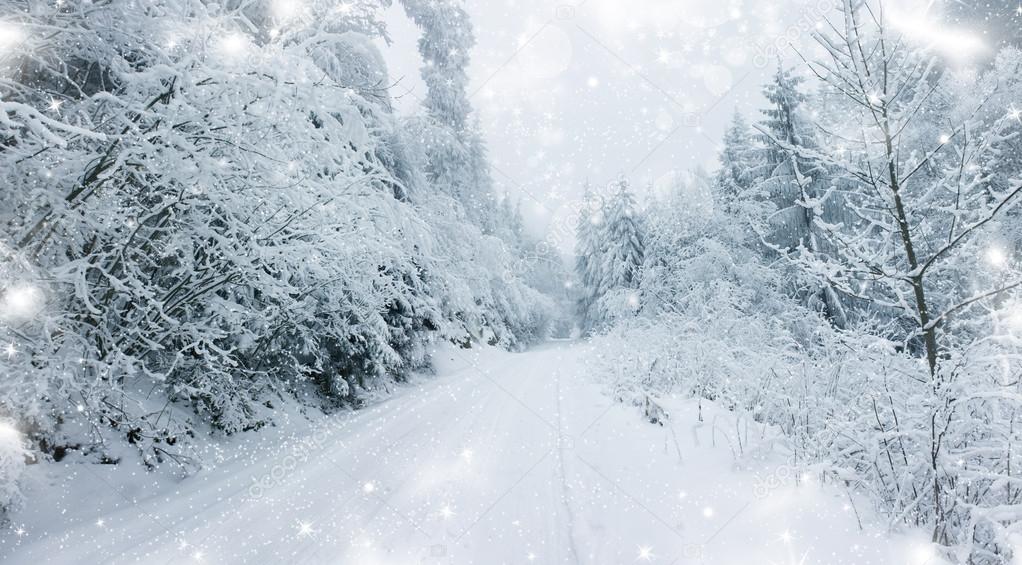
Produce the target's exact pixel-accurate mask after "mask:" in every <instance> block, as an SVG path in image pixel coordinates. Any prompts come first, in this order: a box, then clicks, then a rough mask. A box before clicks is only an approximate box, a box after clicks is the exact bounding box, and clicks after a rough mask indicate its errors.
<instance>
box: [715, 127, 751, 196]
mask: <svg viewBox="0 0 1022 565" xmlns="http://www.w3.org/2000/svg"><path fill="white" fill-rule="evenodd" d="M752 144H753V139H752V132H751V130H750V128H749V126H748V124H746V122H745V117H744V116H742V114H741V113H739V112H735V115H734V117H733V118H732V119H731V125H730V127H728V129H727V132H726V133H725V134H724V147H723V149H722V150H721V152H720V156H719V159H720V170H719V171H718V172H717V176H716V178H715V179H714V185H715V186H714V190H715V193H716V194H715V195H714V199H715V203H716V204H717V206H719V207H720V209H722V210H723V211H724V212H725V213H727V214H733V213H735V211H736V205H737V202H738V200H739V199H740V198H741V197H742V196H743V195H744V194H745V192H746V191H747V190H748V189H749V187H750V185H751V184H752V180H753V178H752V175H753V167H754V164H755V155H754V150H753V145H752Z"/></svg>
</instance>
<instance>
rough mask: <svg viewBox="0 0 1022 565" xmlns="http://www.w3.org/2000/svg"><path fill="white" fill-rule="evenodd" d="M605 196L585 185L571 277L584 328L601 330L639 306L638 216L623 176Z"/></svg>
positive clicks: (642, 230)
mask: <svg viewBox="0 0 1022 565" xmlns="http://www.w3.org/2000/svg"><path fill="white" fill-rule="evenodd" d="M606 192H607V194H606V195H605V196H598V195H594V194H593V193H592V192H591V191H590V190H589V189H588V188H587V189H586V194H585V197H584V202H583V206H582V208H583V210H582V213H581V214H580V215H579V220H578V222H579V223H578V234H577V235H578V237H577V243H576V253H577V256H578V257H579V259H578V260H577V261H576V264H575V270H576V277H577V278H578V279H579V280H580V282H581V288H580V289H579V295H580V298H579V313H580V317H581V322H582V330H583V331H584V332H586V333H588V332H591V331H593V330H600V329H603V328H604V327H605V326H607V325H608V324H612V323H613V322H614V320H617V319H619V318H621V317H627V316H630V315H632V314H634V312H635V311H636V310H637V309H638V306H639V297H638V294H637V293H636V290H635V289H636V288H637V287H638V282H639V275H640V270H641V268H642V262H643V253H644V248H645V245H646V243H645V228H644V226H643V225H642V216H641V213H640V210H639V207H638V204H637V203H636V201H635V197H634V196H632V193H631V191H630V190H629V187H628V181H627V180H625V179H624V178H621V179H619V180H618V181H616V182H614V183H612V184H611V185H609V186H608V187H607V191H606Z"/></svg>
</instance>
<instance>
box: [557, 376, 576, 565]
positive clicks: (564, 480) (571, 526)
mask: <svg viewBox="0 0 1022 565" xmlns="http://www.w3.org/2000/svg"><path fill="white" fill-rule="evenodd" d="M555 374H556V377H557V378H556V379H555V382H556V384H557V387H556V389H555V392H556V395H557V398H556V400H557V475H558V479H559V480H560V482H561V497H560V498H561V501H562V502H563V503H564V510H565V514H566V515H567V518H568V523H567V532H568V552H569V553H570V554H571V560H572V562H573V563H575V564H576V565H581V561H579V553H578V545H577V544H576V543H575V511H574V509H573V508H572V507H571V487H570V486H569V485H568V477H567V470H566V468H565V465H564V450H565V445H564V444H565V442H564V439H565V438H564V414H563V412H562V411H561V376H562V373H561V371H557V372H556V373H555Z"/></svg>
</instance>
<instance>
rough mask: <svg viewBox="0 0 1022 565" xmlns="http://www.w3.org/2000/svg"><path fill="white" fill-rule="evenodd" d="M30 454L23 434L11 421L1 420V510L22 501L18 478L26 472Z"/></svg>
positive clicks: (5, 509)
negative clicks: (27, 459) (26, 460)
mask: <svg viewBox="0 0 1022 565" xmlns="http://www.w3.org/2000/svg"><path fill="white" fill-rule="evenodd" d="M28 456H29V452H28V450H27V449H25V444H24V440H23V439H22V437H21V434H20V433H18V431H17V430H16V429H15V428H14V426H13V425H12V423H11V422H9V421H3V420H0V512H3V511H7V510H9V509H11V508H13V507H15V506H17V505H18V504H20V503H21V501H22V494H21V490H20V488H19V484H18V480H19V479H20V478H21V475H22V473H24V472H25V459H26V458H27V457H28Z"/></svg>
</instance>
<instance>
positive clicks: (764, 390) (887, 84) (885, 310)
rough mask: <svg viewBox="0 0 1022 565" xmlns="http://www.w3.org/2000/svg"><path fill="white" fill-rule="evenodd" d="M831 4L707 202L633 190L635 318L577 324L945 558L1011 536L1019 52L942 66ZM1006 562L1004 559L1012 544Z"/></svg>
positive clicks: (1017, 343)
mask: <svg viewBox="0 0 1022 565" xmlns="http://www.w3.org/2000/svg"><path fill="white" fill-rule="evenodd" d="M874 4H875V3H864V2H855V1H852V0H847V1H846V2H844V5H843V16H842V17H843V20H841V21H840V22H839V25H836V26H835V28H834V30H832V31H831V32H829V33H822V32H821V33H820V34H819V35H818V36H817V39H818V40H819V42H820V44H821V48H822V52H823V53H824V57H822V58H820V59H819V60H809V61H808V62H807V63H806V68H805V69H803V70H804V71H807V72H805V73H803V74H802V76H812V77H814V78H813V80H804V79H800V78H796V75H794V74H793V73H792V72H789V71H784V70H781V71H779V72H778V73H777V75H776V77H775V79H774V80H773V81H772V83H771V84H770V85H768V86H767V88H766V95H767V96H766V98H767V109H766V111H765V115H766V117H767V119H766V121H764V122H762V123H760V124H758V125H757V129H758V130H759V132H760V136H759V139H753V138H751V137H750V136H749V135H748V134H747V132H745V130H744V128H743V124H742V122H741V120H736V121H735V122H734V123H733V125H732V127H731V128H730V129H729V131H728V132H727V135H726V136H725V138H724V148H723V151H722V152H721V165H722V167H721V169H720V171H719V172H718V174H717V175H716V177H715V179H714V185H715V186H714V187H713V191H712V192H713V194H714V195H715V199H716V206H715V207H714V209H713V210H712V212H709V213H703V212H701V211H700V212H698V213H692V212H690V211H688V210H687V209H686V207H685V206H684V202H683V199H682V198H681V197H679V196H678V195H674V196H669V197H668V198H666V199H662V200H661V201H658V202H657V203H656V205H654V206H649V207H648V212H647V216H648V217H647V218H646V224H647V225H648V229H649V233H648V236H647V239H646V242H647V244H646V249H645V261H644V264H643V269H642V276H641V283H640V285H639V287H638V289H637V292H638V294H639V296H641V297H642V312H641V314H642V315H640V316H637V317H628V318H622V319H620V320H619V321H618V324H617V326H616V327H615V328H613V329H612V330H611V332H610V333H609V334H608V335H607V336H604V337H600V338H597V339H598V340H599V343H600V348H599V349H600V350H601V351H602V352H603V355H604V359H605V368H604V373H605V374H607V375H608V376H609V378H610V381H611V383H613V386H614V388H615V390H617V393H618V395H619V396H620V397H621V398H624V399H628V400H631V401H634V402H636V403H641V402H645V398H646V395H648V394H653V395H654V396H655V395H656V394H659V393H665V392H667V391H672V392H673V391H680V392H684V393H687V394H691V395H693V396H697V397H702V398H709V399H713V400H715V401H717V402H720V403H722V404H723V405H725V406H728V407H730V408H731V409H732V410H734V411H736V412H738V413H739V414H741V415H743V416H744V417H748V418H751V419H754V420H756V421H759V422H767V423H770V424H773V425H775V426H777V427H779V428H780V429H782V430H783V431H784V432H785V435H786V437H787V440H786V442H785V444H784V446H783V447H784V448H785V449H786V450H787V451H788V453H789V455H790V457H791V459H792V461H793V463H794V464H795V465H797V466H798V467H801V468H803V469H804V470H805V471H806V472H810V473H814V474H818V475H819V476H821V477H823V478H824V479H825V480H828V481H833V482H835V483H836V484H838V485H841V486H844V487H846V488H848V489H850V490H852V491H855V492H860V493H865V494H868V495H869V496H870V497H871V499H872V500H873V501H874V503H875V505H876V507H877V509H878V510H880V511H881V512H883V513H885V514H886V515H887V516H889V518H890V521H891V524H892V527H895V526H897V525H899V524H903V523H908V524H913V525H918V526H922V527H925V528H928V529H929V531H930V532H931V533H932V539H933V541H934V542H936V543H938V544H941V545H943V546H944V547H945V550H944V554H945V555H946V556H947V557H949V558H951V559H952V560H953V561H956V562H961V563H975V564H993V563H998V564H1003V563H1008V562H1012V561H1011V559H1013V555H1014V554H1015V553H1017V547H1018V543H1017V542H1018V539H1019V536H1020V535H1022V482H1020V478H1019V475H1018V469H1019V465H1020V463H1022V461H1020V460H1019V454H1018V449H1017V445H1018V442H1019V440H1020V437H1019V431H1018V430H1019V426H1020V424H1022V421H1020V415H1022V401H1020V399H1022V397H1020V396H1019V392H1020V390H1019V375H1020V374H1022V362H1020V355H1019V354H1020V352H1022V323H1020V321H1022V310H1020V308H1022V306H1020V305H1022V300H1020V295H1019V293H1018V290H1019V288H1020V287H1019V285H1020V284H1022V271H1020V269H1019V262H1018V249H1019V248H1018V239H1017V238H1018V233H1019V232H1018V222H1017V218H1018V210H1019V207H1020V204H1022V202H1020V201H1022V173H1020V171H1019V168H1018V154H1019V152H1018V143H1019V141H1018V140H1019V139H1020V136H1022V120H1020V119H1019V116H1020V114H1019V111H1018V110H1017V109H1015V107H1014V106H1013V104H1014V103H1015V100H1016V99H1017V95H1018V93H1019V87H1018V85H1019V77H1020V76H1022V74H1020V73H1022V66H1020V64H1019V63H1020V59H1019V55H1018V52H1017V51H1015V50H1011V49H1009V50H1006V51H1004V52H1003V53H1001V54H1000V56H999V57H998V58H997V59H996V61H994V63H993V64H992V66H991V68H990V69H989V70H988V71H987V72H986V74H985V75H984V76H982V77H980V78H979V79H978V80H977V79H976V78H975V77H973V78H971V79H970V78H965V79H961V78H959V77H958V76H956V75H955V73H954V70H953V69H950V68H947V67H946V66H945V65H943V64H941V63H940V62H939V61H938V60H936V59H934V58H933V57H932V56H931V55H930V54H929V53H927V52H925V51H922V50H919V49H917V48H914V47H912V46H910V45H907V44H906V43H904V42H902V41H901V40H900V38H899V37H898V34H897V33H896V32H892V30H890V29H888V28H887V27H886V26H885V23H884V19H883V18H881V17H877V15H878V14H879V13H880V12H879V9H878V5H874ZM1014 558H1017V555H1016V556H1015V557H1014Z"/></svg>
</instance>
